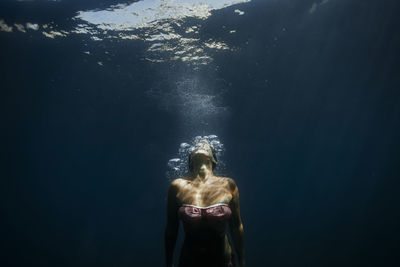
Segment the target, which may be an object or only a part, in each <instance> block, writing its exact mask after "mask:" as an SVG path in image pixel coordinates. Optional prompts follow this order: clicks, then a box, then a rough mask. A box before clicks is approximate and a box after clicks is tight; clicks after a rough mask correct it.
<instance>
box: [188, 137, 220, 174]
mask: <svg viewBox="0 0 400 267" xmlns="http://www.w3.org/2000/svg"><path fill="white" fill-rule="evenodd" d="M207 145H208V146H209V147H210V149H211V161H212V170H213V171H214V170H215V168H216V167H217V152H216V150H215V148H214V147H213V146H212V145H210V144H209V143H208V142H207ZM194 151H196V149H194V150H193V151H192V152H191V153H189V159H188V164H189V172H190V173H192V172H193V162H192V157H193V155H194V154H193V152H194Z"/></svg>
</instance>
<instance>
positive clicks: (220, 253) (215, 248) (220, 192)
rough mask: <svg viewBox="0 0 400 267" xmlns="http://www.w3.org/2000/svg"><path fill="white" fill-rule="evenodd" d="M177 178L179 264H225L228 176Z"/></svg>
mask: <svg viewBox="0 0 400 267" xmlns="http://www.w3.org/2000/svg"><path fill="white" fill-rule="evenodd" d="M179 180H180V181H179V190H178V192H177V202H178V205H179V209H178V214H179V217H180V219H181V221H182V223H183V227H184V230H185V240H184V244H183V247H182V253H181V261H180V266H202V265H203V266H204V264H207V265H208V266H227V263H228V262H229V261H230V260H231V247H230V245H229V242H228V238H227V236H226V226H227V222H228V221H229V218H230V215H231V212H232V211H231V209H230V207H229V203H230V201H231V200H232V192H231V187H230V183H229V179H227V178H219V177H214V178H212V179H209V180H207V181H206V182H204V183H203V182H197V181H191V180H189V179H179Z"/></svg>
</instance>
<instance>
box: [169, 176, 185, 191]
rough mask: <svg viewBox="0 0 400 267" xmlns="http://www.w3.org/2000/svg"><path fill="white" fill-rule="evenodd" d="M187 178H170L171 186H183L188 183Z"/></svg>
mask: <svg viewBox="0 0 400 267" xmlns="http://www.w3.org/2000/svg"><path fill="white" fill-rule="evenodd" d="M188 181H189V179H187V178H185V177H181V178H176V179H174V180H172V182H171V184H170V185H171V187H177V188H179V187H181V186H184V185H186V184H187V183H188Z"/></svg>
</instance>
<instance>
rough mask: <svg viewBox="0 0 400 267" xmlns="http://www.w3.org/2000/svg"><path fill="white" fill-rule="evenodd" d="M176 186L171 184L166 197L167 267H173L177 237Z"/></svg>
mask: <svg viewBox="0 0 400 267" xmlns="http://www.w3.org/2000/svg"><path fill="white" fill-rule="evenodd" d="M176 193H177V186H176V185H175V184H174V182H172V183H171V185H170V187H169V190H168V197H167V226H166V228H165V260H166V264H167V267H173V255H174V248H175V244H176V238H177V236H178V226H179V220H178V205H177V203H176Z"/></svg>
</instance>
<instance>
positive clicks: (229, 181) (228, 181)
mask: <svg viewBox="0 0 400 267" xmlns="http://www.w3.org/2000/svg"><path fill="white" fill-rule="evenodd" d="M219 178H220V179H222V180H223V181H224V182H225V183H226V185H227V186H229V188H230V190H232V191H233V190H235V189H236V187H237V186H236V183H235V180H234V179H232V178H229V177H219Z"/></svg>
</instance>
